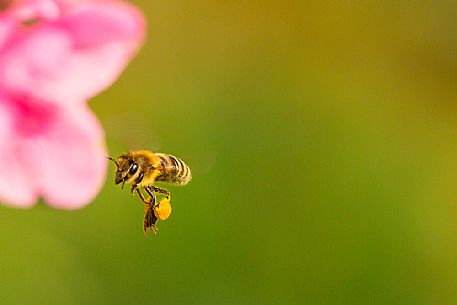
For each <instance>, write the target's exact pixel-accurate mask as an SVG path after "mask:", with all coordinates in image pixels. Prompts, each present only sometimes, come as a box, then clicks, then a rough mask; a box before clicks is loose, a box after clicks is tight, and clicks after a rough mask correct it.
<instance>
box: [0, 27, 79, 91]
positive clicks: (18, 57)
mask: <svg viewBox="0 0 457 305" xmlns="http://www.w3.org/2000/svg"><path fill="white" fill-rule="evenodd" d="M70 53H71V40H70V38H69V37H68V35H67V34H66V33H65V32H63V31H60V30H58V29H55V28H49V27H42V28H40V29H39V30H35V31H32V32H25V31H22V32H20V33H16V35H15V36H14V39H11V40H10V41H9V42H8V44H7V47H6V48H5V49H4V50H3V52H0V57H1V58H2V60H1V61H0V85H1V86H2V87H3V88H4V89H7V90H9V91H13V92H34V95H36V96H40V97H41V98H43V99H46V100H54V98H55V97H54V96H52V95H51V96H49V95H50V92H49V91H50V90H52V87H53V86H52V83H53V82H55V81H56V80H57V79H58V77H59V74H60V73H61V72H59V71H60V70H62V69H65V67H66V65H67V60H68V57H69V54H70ZM45 84H46V85H48V86H47V88H46V87H44V85H45Z"/></svg>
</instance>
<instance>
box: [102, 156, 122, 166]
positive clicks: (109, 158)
mask: <svg viewBox="0 0 457 305" xmlns="http://www.w3.org/2000/svg"><path fill="white" fill-rule="evenodd" d="M105 158H106V159H108V160H111V161H113V162H114V164H116V166H117V167H119V164H117V162H116V160H114V159H113V158H111V157H105Z"/></svg>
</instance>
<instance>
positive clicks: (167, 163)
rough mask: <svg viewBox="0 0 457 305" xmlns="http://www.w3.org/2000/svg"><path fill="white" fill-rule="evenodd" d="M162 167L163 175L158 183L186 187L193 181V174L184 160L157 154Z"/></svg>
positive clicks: (159, 177)
mask: <svg viewBox="0 0 457 305" xmlns="http://www.w3.org/2000/svg"><path fill="white" fill-rule="evenodd" d="M157 156H158V157H159V158H160V162H161V165H162V173H161V174H160V175H159V176H158V177H157V178H156V181H164V182H168V183H173V184H179V185H184V184H187V183H188V182H189V181H190V180H191V179H192V172H191V171H190V168H189V166H187V164H186V163H184V161H183V160H181V159H179V158H177V157H175V156H172V155H165V154H157Z"/></svg>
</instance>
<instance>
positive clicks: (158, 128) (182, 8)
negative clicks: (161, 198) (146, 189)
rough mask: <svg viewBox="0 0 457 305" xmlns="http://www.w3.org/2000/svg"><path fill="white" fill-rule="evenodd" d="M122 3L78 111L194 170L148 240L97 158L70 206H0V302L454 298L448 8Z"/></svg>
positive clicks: (111, 137) (455, 24)
mask: <svg viewBox="0 0 457 305" xmlns="http://www.w3.org/2000/svg"><path fill="white" fill-rule="evenodd" d="M134 2H135V3H136V4H137V5H138V6H139V7H140V8H141V9H143V10H144V12H145V14H146V15H147V19H148V36H149V38H148V41H147V44H146V45H145V46H144V48H143V49H142V50H141V52H140V53H139V54H138V56H137V57H136V58H135V59H134V61H133V62H132V64H131V65H130V66H129V68H128V69H127V70H126V71H125V73H124V74H123V75H122V77H121V78H120V79H119V81H118V82H116V83H115V85H114V86H113V87H112V88H110V89H108V90H107V91H106V92H104V93H102V94H101V95H100V96H98V97H96V98H95V99H94V100H93V101H92V102H91V104H90V105H91V107H92V108H93V109H94V111H95V112H96V114H97V115H98V117H99V118H100V120H101V122H102V124H103V126H104V128H105V132H106V137H107V146H108V148H109V150H110V153H111V154H112V155H113V156H116V155H118V154H120V153H121V152H123V151H125V150H127V149H130V148H148V149H151V150H154V151H163V152H166V153H171V154H175V155H177V156H180V157H182V158H183V159H184V160H186V162H188V163H189V165H190V166H191V168H192V169H193V176H194V179H193V181H192V182H191V183H190V184H189V185H188V186H186V187H183V188H174V187H171V188H170V190H171V191H172V194H173V202H172V203H173V208H174V210H173V214H172V216H171V218H170V219H169V220H168V221H166V222H160V223H159V233H158V235H157V236H154V237H153V238H150V239H149V240H148V239H146V238H145V237H144V235H143V232H142V218H143V208H142V205H141V204H140V203H139V200H138V199H137V198H135V199H132V198H131V197H130V195H129V193H128V191H126V190H123V191H122V190H120V188H119V187H116V186H115V185H114V183H113V179H114V175H113V170H114V169H113V168H112V167H110V172H109V174H108V179H107V182H106V185H105V187H104V188H103V190H102V191H101V193H100V194H99V196H98V198H97V199H96V200H95V201H94V202H93V203H92V204H90V205H89V206H88V207H87V208H85V209H82V210H78V211H74V212H67V211H60V210H52V209H50V208H48V207H46V206H45V205H44V204H40V205H38V206H37V207H35V208H33V209H32V210H25V211H24V210H15V209H10V208H5V207H0V226H1V233H0V244H1V251H0V278H1V280H0V303H1V304H129V303H130V304H161V305H171V304H189V305H192V304H195V305H201V304H229V305H237V304H281V305H283V304H310V305H311V304H312V305H319V304H361V305H364V304H376V305H377V304H386V305H393V304H402V305H404V304H414V305H421V304H424V305H425V304H433V305H437V304H457V293H456V287H457V103H456V102H457V19H456V15H455V12H456V11H457V2H455V1H433V2H432V1H314V2H307V1H269V0H266V1H228V2H223V1H198V0H197V1H151V0H143V1H134Z"/></svg>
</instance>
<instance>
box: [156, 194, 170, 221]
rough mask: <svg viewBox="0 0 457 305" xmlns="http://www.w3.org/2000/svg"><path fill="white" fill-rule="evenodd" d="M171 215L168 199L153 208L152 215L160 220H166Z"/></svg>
mask: <svg viewBox="0 0 457 305" xmlns="http://www.w3.org/2000/svg"><path fill="white" fill-rule="evenodd" d="M170 214H171V204H170V199H168V198H163V199H162V200H160V203H159V204H158V205H157V206H155V207H154V215H155V216H156V217H157V218H158V219H160V220H167V219H168V217H170Z"/></svg>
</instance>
